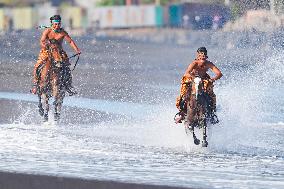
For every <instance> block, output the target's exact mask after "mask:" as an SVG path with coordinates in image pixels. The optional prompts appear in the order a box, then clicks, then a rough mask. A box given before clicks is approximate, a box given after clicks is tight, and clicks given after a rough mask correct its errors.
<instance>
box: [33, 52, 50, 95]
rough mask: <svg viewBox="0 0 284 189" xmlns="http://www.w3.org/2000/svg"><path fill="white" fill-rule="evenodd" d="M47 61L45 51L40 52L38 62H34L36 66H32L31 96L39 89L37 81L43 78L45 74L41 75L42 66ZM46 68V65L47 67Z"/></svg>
mask: <svg viewBox="0 0 284 189" xmlns="http://www.w3.org/2000/svg"><path fill="white" fill-rule="evenodd" d="M47 59H48V54H47V51H46V50H41V51H40V53H39V56H38V60H37V62H36V64H35V65H34V69H33V86H32V89H31V93H33V94H37V93H38V89H39V86H38V85H39V81H40V79H41V77H42V75H43V76H45V75H46V72H45V73H42V70H43V66H45V65H43V64H44V63H45V62H46V61H47ZM47 66H48V65H47Z"/></svg>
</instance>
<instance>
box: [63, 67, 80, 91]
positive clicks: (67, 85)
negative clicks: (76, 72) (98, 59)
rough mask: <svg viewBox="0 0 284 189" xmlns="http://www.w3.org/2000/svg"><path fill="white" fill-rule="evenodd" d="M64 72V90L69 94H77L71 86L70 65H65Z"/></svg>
mask: <svg viewBox="0 0 284 189" xmlns="http://www.w3.org/2000/svg"><path fill="white" fill-rule="evenodd" d="M64 72H65V73H64V83H65V88H66V91H67V92H68V93H69V95H70V96H72V95H75V94H77V92H76V91H75V90H74V87H73V86H72V74H71V69H70V67H69V66H66V67H65V70H64Z"/></svg>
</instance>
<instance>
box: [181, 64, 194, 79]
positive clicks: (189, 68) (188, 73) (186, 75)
mask: <svg viewBox="0 0 284 189" xmlns="http://www.w3.org/2000/svg"><path fill="white" fill-rule="evenodd" d="M195 65H196V62H195V61H193V62H192V63H191V64H189V66H188V67H187V69H186V71H185V73H184V76H185V77H190V76H191V75H190V73H191V72H192V71H193V69H194V67H195Z"/></svg>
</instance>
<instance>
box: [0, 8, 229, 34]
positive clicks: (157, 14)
mask: <svg viewBox="0 0 284 189" xmlns="http://www.w3.org/2000/svg"><path fill="white" fill-rule="evenodd" d="M5 10H7V11H6V12H5V11H4V13H3V11H0V30H5V29H4V28H5V23H8V25H9V27H8V28H10V29H11V28H12V29H15V30H24V29H32V28H34V27H35V26H38V25H49V24H50V21H49V18H50V16H52V15H54V14H60V15H61V16H62V19H63V27H65V28H67V29H75V30H77V29H83V30H85V29H98V28H101V29H104V28H110V29H113V28H137V27H163V26H166V27H178V28H179V27H183V28H189V29H211V28H212V27H213V26H214V19H215V21H216V22H215V25H217V28H218V27H222V25H223V24H224V22H226V21H227V20H228V16H229V13H228V7H225V6H221V5H205V4H200V3H184V4H172V5H169V6H164V7H162V6H155V5H139V6H137V5H131V6H111V7H95V5H90V7H85V8H84V7H74V6H64V7H53V6H51V4H43V5H37V6H36V7H22V8H5ZM8 13H9V15H8V16H7V14H8ZM6 25H7V24H6Z"/></svg>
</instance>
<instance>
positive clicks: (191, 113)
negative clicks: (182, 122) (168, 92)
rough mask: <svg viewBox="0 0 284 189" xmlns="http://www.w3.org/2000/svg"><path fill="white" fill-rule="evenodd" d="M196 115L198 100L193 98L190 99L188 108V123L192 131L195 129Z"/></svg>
mask: <svg viewBox="0 0 284 189" xmlns="http://www.w3.org/2000/svg"><path fill="white" fill-rule="evenodd" d="M195 115H196V100H195V98H194V97H193V96H191V97H190V100H189V102H188V107H187V123H188V126H189V128H190V129H192V128H193V127H194V121H195V117H196V116H195Z"/></svg>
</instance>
